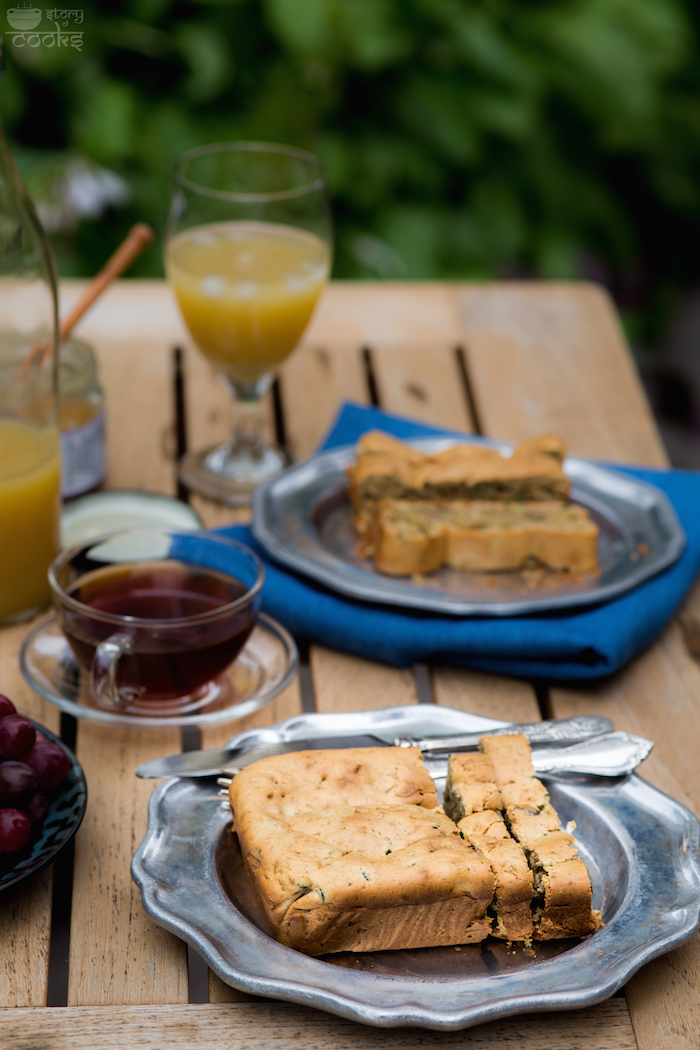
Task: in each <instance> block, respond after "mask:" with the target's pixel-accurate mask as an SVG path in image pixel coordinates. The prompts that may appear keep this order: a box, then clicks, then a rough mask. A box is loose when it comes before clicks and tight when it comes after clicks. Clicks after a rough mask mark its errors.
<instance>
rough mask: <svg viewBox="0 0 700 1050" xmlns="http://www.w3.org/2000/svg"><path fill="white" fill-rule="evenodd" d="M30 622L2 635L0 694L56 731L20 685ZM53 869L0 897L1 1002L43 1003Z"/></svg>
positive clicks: (46, 707)
mask: <svg viewBox="0 0 700 1050" xmlns="http://www.w3.org/2000/svg"><path fill="white" fill-rule="evenodd" d="M32 626H33V624H26V623H25V624H18V625H17V626H15V627H6V628H5V629H4V630H3V631H2V632H1V633H0V639H1V643H0V692H2V693H4V694H5V695H6V696H8V697H9V698H10V699H11V700H12V701H13V703H14V704H15V707H16V708H17V710H18V711H19V712H20V714H23V715H27V717H29V718H32V719H34V721H35V722H38V723H39V724H40V725H44V726H46V727H47V728H48V729H50V730H52V732H54V733H58V732H59V726H60V715H59V711H58V709H57V708H56V707H54V706H53V705H52V704H49V703H47V702H46V701H45V700H42V699H41V698H40V697H39V696H38V695H37V694H36V693H35V692H34V691H33V689H30V687H29V686H28V685H27V683H26V682H25V681H24V678H23V677H22V675H21V673H20V669H19V660H18V653H19V650H20V647H21V644H22V642H23V641H24V638H25V637H26V635H27V633H28V632H29V630H30V629H31V627H32ZM52 876H53V867H50V868H49V869H48V870H47V871H44V872H42V873H41V874H40V875H38V876H36V877H35V878H33V879H31V880H29V881H28V882H25V883H23V884H21V885H20V886H18V887H17V888H16V889H15V890H9V891H7V892H6V893H5V894H3V895H2V897H0V1004H2V1005H3V1006H43V1005H44V1004H45V1003H46V989H47V978H48V959H49V933H50V927H51V890H52V886H53V878H52Z"/></svg>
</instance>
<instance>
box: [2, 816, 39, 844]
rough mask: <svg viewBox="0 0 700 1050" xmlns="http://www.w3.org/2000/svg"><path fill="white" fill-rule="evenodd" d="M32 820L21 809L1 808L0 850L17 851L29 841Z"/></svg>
mask: <svg viewBox="0 0 700 1050" xmlns="http://www.w3.org/2000/svg"><path fill="white" fill-rule="evenodd" d="M31 832H32V822H31V821H30V819H29V817H28V816H27V814H26V813H22V811H21V810H19V809H0V850H2V852H3V853H16V851H17V850H18V849H22V846H26V845H27V843H28V842H29V836H30V835H31Z"/></svg>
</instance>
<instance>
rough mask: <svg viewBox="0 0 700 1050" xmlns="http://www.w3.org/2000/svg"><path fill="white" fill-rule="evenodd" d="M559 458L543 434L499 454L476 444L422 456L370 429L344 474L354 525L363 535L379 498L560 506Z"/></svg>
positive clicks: (557, 446) (557, 447) (555, 442)
mask: <svg viewBox="0 0 700 1050" xmlns="http://www.w3.org/2000/svg"><path fill="white" fill-rule="evenodd" d="M563 458H564V447H563V445H562V443H561V441H560V440H559V439H558V438H557V437H554V436H553V435H549V434H548V435H544V436H542V437H539V438H535V439H534V440H532V441H526V442H524V443H523V444H521V445H518V446H517V448H516V449H515V450H514V451H513V454H512V455H511V456H503V455H501V453H500V452H499V451H498V450H497V449H494V448H490V447H489V446H487V445H480V444H476V443H473V444H459V445H454V446H453V447H451V448H448V449H445V450H444V451H442V452H436V453H434V454H427V453H425V452H419V451H418V450H417V449H414V448H413V447H412V446H410V445H407V444H405V443H404V442H402V441H397V439H396V438H393V437H390V436H389V435H388V434H385V433H383V432H382V431H370V432H369V433H367V434H364V435H363V436H362V437H361V438H360V440H359V441H358V443H357V459H356V462H355V463H354V465H353V466H351V467H349V468H348V471H347V475H348V483H349V492H350V499H351V501H352V505H353V514H354V522H355V527H356V529H357V531H358V532H359V534H360V535H361V536H369V535H370V534H371V532H372V526H373V522H374V518H375V514H376V510H377V505H378V504H379V502H380V500H383V499H408V500H412V501H415V500H443V501H445V500H453V499H462V500H466V499H469V500H471V499H478V500H499V501H502V500H508V501H521V500H527V501H529V502H533V501H537V502H541V501H546V500H558V501H560V502H563V501H564V500H566V499H567V498H568V495H569V488H570V485H569V479H568V478H567V477H566V475H565V473H564V471H563V468H562V462H563Z"/></svg>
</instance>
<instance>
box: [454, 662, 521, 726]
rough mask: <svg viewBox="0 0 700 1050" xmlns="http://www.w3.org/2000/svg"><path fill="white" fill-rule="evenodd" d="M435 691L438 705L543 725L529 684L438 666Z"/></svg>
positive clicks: (498, 676)
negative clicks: (540, 722)
mask: <svg viewBox="0 0 700 1050" xmlns="http://www.w3.org/2000/svg"><path fill="white" fill-rule="evenodd" d="M433 690H434V692H435V700H436V701H437V703H438V704H445V705H446V706H447V707H456V708H457V709H458V710H460V711H468V712H470V713H471V714H473V715H481V716H482V717H483V718H498V719H500V720H501V721H504V722H539V721H540V717H541V716H540V709H539V705H538V703H537V698H536V697H535V691H534V689H533V688H532V686H531V685H530V683H529V682H520V681H517V680H516V679H515V678H502V677H501V676H500V675H494V674H485V673H483V672H481V671H471V670H467V669H466V668H460V667H436V668H434V670H433Z"/></svg>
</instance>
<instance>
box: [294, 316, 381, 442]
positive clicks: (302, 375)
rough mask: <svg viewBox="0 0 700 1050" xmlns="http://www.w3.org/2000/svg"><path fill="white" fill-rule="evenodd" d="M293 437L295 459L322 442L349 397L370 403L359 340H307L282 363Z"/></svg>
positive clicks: (351, 399)
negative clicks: (320, 341) (340, 406)
mask: <svg viewBox="0 0 700 1050" xmlns="http://www.w3.org/2000/svg"><path fill="white" fill-rule="evenodd" d="M280 382H281V390H282V401H283V405H284V417H285V426H286V430H287V443H288V445H289V448H290V450H291V452H292V454H293V456H294V459H295V460H300V459H305V458H306V457H307V456H310V455H311V454H312V452H314V451H315V449H316V448H318V446H319V444H320V443H321V440H322V438H323V437H324V436H325V434H326V433H327V431H328V430H329V429H330V426H331V423H332V422H333V419H334V417H335V414H336V412H337V411H338V406H339V405H340V404H341V402H343V401H354V402H356V403H357V404H366V403H367V382H366V378H365V370H364V366H363V363H362V356H361V346H360V344H359V343H358V342H357V341H351V342H349V343H348V342H341V341H339V339H338V337H337V336H335V337H334V338H333V339H332V341H331V340H329V341H328V342H324V343H319V342H317V341H314V342H310V341H309V340H305V341H304V342H303V343H302V345H301V346H300V347H299V348H298V349H297V350H295V351H294V353H293V354H292V356H291V357H290V358H289V360H288V361H287V362H286V363H285V364H284V366H283V367H282V375H281V380H280Z"/></svg>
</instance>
